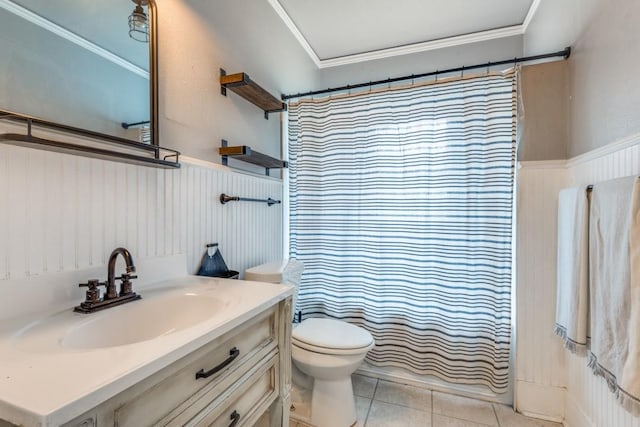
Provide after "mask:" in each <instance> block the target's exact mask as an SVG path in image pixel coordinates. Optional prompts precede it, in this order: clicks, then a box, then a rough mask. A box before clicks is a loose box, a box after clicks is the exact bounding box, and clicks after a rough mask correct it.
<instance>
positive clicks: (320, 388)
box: [291, 377, 356, 427]
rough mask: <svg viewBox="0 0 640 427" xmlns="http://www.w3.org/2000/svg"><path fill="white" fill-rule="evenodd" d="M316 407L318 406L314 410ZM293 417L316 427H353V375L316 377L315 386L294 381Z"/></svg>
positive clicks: (354, 419) (354, 415)
mask: <svg viewBox="0 0 640 427" xmlns="http://www.w3.org/2000/svg"><path fill="white" fill-rule="evenodd" d="M314 408H319V409H317V410H316V411H314ZM291 418H292V419H294V420H296V421H301V422H303V423H305V424H308V425H311V426H313V427H350V426H353V425H354V424H355V423H356V405H355V398H354V396H353V386H352V384H351V378H350V377H348V378H347V379H346V380H339V381H322V380H317V379H316V380H314V381H313V390H309V389H305V388H303V387H300V386H296V385H295V384H294V385H293V386H292V390H291Z"/></svg>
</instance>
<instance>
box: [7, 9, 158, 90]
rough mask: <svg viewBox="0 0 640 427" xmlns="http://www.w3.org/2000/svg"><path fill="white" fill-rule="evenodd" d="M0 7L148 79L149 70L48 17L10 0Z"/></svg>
mask: <svg viewBox="0 0 640 427" xmlns="http://www.w3.org/2000/svg"><path fill="white" fill-rule="evenodd" d="M0 8H2V9H5V10H7V11H8V12H11V13H13V14H14V15H17V16H19V17H21V18H23V19H25V20H27V21H29V22H31V23H32V24H35V25H37V26H38V27H40V28H43V29H45V30H47V31H49V32H51V33H53V34H55V35H57V36H60V37H62V38H64V39H66V40H68V41H70V42H71V43H74V44H76V45H78V46H80V47H82V48H83V49H86V50H88V51H90V52H92V53H95V54H96V55H98V56H101V57H102V58H104V59H106V60H107V61H110V62H112V63H114V64H116V65H119V66H120V67H122V68H124V69H126V70H128V71H131V72H132V73H134V74H137V75H139V76H140V77H143V78H145V79H147V80H148V79H149V72H148V71H146V70H144V69H142V68H141V67H139V66H137V65H135V64H133V63H132V62H130V61H127V60H126V59H124V58H122V57H121V56H118V55H116V54H115V53H112V52H109V51H108V50H106V49H104V48H102V47H100V46H98V45H97V44H95V43H93V42H90V41H89V40H87V39H85V38H84V37H81V36H79V35H77V34H75V33H73V32H71V31H69V30H67V29H66V28H63V27H61V26H60V25H58V24H56V23H54V22H52V21H49V20H48V19H46V18H44V17H42V16H40V15H38V14H37V13H34V12H32V11H30V10H29V9H26V8H24V7H22V6H20V5H18V4H16V3H14V2H12V1H11V0H0Z"/></svg>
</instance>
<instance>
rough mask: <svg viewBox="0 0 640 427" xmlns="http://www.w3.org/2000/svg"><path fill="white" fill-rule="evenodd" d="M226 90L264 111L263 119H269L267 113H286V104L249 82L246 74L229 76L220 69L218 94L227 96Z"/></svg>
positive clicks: (254, 83) (251, 81) (249, 79)
mask: <svg viewBox="0 0 640 427" xmlns="http://www.w3.org/2000/svg"><path fill="white" fill-rule="evenodd" d="M227 89H229V90H231V91H232V92H235V93H236V94H238V95H240V96H241V97H243V98H244V99H246V100H247V101H249V102H251V103H252V104H254V105H256V106H258V107H259V108H260V109H262V111H264V118H265V119H268V118H269V113H276V112H280V111H286V109H287V104H285V103H284V102H282V101H280V100H279V99H278V98H276V97H275V96H273V95H271V94H270V93H269V92H267V91H266V90H264V89H263V88H262V87H261V86H260V85H258V84H257V83H256V82H254V81H253V80H251V78H250V77H249V75H248V74H247V73H236V74H229V75H227V73H226V72H225V71H224V70H223V69H222V68H221V69H220V92H221V93H222V94H223V95H224V96H227Z"/></svg>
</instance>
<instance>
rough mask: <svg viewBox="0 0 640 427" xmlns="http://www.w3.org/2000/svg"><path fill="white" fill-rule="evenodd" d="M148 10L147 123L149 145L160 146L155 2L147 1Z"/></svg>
mask: <svg viewBox="0 0 640 427" xmlns="http://www.w3.org/2000/svg"><path fill="white" fill-rule="evenodd" d="M147 2H148V3H147V4H148V10H149V113H150V114H149V121H150V126H149V127H150V129H151V145H154V146H160V123H159V121H158V100H159V97H158V15H157V12H158V9H157V6H156V2H155V0H147Z"/></svg>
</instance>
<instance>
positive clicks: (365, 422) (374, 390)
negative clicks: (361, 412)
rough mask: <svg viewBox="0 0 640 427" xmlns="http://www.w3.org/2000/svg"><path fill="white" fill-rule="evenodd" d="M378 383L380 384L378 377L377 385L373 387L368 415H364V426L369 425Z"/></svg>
mask: <svg viewBox="0 0 640 427" xmlns="http://www.w3.org/2000/svg"><path fill="white" fill-rule="evenodd" d="M378 384H380V380H379V379H377V378H376V385H375V386H374V387H373V394H372V395H371V400H370V401H369V409H367V415H366V416H365V417H364V424H363V425H362V427H367V421H369V414H370V413H371V407H372V406H373V398H374V397H376V391H378Z"/></svg>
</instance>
